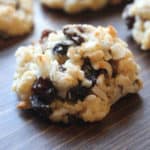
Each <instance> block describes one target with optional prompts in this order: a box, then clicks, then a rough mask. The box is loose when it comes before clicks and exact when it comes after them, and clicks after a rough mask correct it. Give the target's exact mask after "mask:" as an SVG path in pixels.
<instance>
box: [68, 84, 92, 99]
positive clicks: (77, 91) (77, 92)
mask: <svg viewBox="0 0 150 150" xmlns="http://www.w3.org/2000/svg"><path fill="white" fill-rule="evenodd" d="M89 92H90V88H87V87H83V86H82V85H81V84H80V83H79V85H78V86H75V87H72V88H71V89H70V90H69V91H68V93H67V99H69V100H72V101H73V102H76V101H77V100H84V98H85V97H86V96H87V95H88V94H89Z"/></svg>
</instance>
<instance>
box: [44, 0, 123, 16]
mask: <svg viewBox="0 0 150 150" xmlns="http://www.w3.org/2000/svg"><path fill="white" fill-rule="evenodd" d="M41 2H42V3H43V4H44V5H46V6H48V7H50V8H54V9H64V11H66V12H67V13H78V12H80V11H82V10H87V9H90V10H98V9H101V8H103V7H104V6H105V5H107V4H108V3H110V4H113V5H115V4H118V3H121V2H122V0H41Z"/></svg>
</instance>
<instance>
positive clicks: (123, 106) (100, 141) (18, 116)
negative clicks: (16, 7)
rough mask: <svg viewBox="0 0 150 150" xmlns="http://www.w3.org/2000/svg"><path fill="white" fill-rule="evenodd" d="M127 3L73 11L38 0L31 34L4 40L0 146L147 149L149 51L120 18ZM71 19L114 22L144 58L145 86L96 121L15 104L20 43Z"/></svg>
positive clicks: (60, 149)
mask: <svg viewBox="0 0 150 150" xmlns="http://www.w3.org/2000/svg"><path fill="white" fill-rule="evenodd" d="M122 8H123V7H121V6H120V7H117V8H108V9H106V10H104V11H103V12H102V11H99V12H94V13H90V12H85V13H83V14H82V15H81V14H80V15H76V16H73V17H72V16H69V15H66V14H64V13H62V12H61V11H52V10H47V9H45V8H43V7H41V6H40V5H39V2H38V1H36V2H35V7H34V9H35V28H34V31H33V33H32V34H30V35H28V36H26V37H22V38H17V39H13V41H11V40H7V41H5V42H4V41H3V42H2V41H1V42H0V45H1V48H0V149H1V150H4V149H6V150H17V149H20V150H28V149H29V150H70V149H71V150H91V149H92V150H93V149H94V150H100V149H102V150H127V149H128V150H149V149H150V100H149V99H150V53H149V52H143V51H140V48H139V47H138V46H137V45H136V44H135V43H134V41H133V40H132V39H131V38H130V33H129V32H128V31H127V29H126V27H125V25H124V22H123V21H122V19H121V12H122ZM68 23H87V24H93V25H109V24H112V25H114V26H115V27H116V28H117V30H118V32H119V35H120V37H121V38H122V39H124V40H125V41H127V42H128V43H129V47H130V49H132V51H133V53H134V54H135V59H136V61H137V62H138V63H139V64H140V66H141V68H142V70H141V77H142V79H143V81H144V89H143V90H141V91H140V92H139V93H138V94H134V95H129V96H126V97H124V98H123V99H122V100H120V101H119V102H118V103H117V104H115V105H114V106H113V108H112V110H111V112H110V114H109V115H108V116H107V117H106V118H105V119H104V120H103V121H101V122H99V123H93V124H76V125H68V126H64V125H58V124H52V123H50V122H47V121H44V120H41V119H40V118H37V117H35V115H34V114H33V113H31V112H23V111H19V110H17V109H16V104H17V102H18V98H17V96H16V95H15V93H13V92H12V91H11V84H12V79H13V73H14V70H15V57H14V53H15V51H16V49H17V47H19V46H20V45H27V44H29V43H31V42H32V41H36V40H38V39H39V37H40V34H41V31H42V30H43V29H45V28H52V29H58V28H61V26H62V25H64V24H68Z"/></svg>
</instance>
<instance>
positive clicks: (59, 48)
mask: <svg viewBox="0 0 150 150" xmlns="http://www.w3.org/2000/svg"><path fill="white" fill-rule="evenodd" d="M68 48H69V45H68V44H65V43H58V44H56V46H55V47H54V48H53V52H54V54H60V55H66V54H67V51H68Z"/></svg>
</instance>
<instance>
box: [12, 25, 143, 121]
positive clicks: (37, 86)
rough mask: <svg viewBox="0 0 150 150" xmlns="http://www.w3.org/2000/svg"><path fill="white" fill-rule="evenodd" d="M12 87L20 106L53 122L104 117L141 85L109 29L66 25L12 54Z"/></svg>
mask: <svg viewBox="0 0 150 150" xmlns="http://www.w3.org/2000/svg"><path fill="white" fill-rule="evenodd" d="M16 57H17V70H16V73H15V76H14V82H13V90H14V91H15V92H16V93H17V94H18V96H19V97H20V99H21V101H20V102H19V104H18V108H20V109H33V110H35V111H37V112H38V113H39V114H40V115H43V116H45V117H47V118H49V119H50V120H52V121H54V122H60V121H62V122H65V123H67V122H70V119H69V118H70V116H71V117H74V118H79V119H82V120H84V121H85V122H94V121H99V120H101V119H103V118H104V117H105V116H106V115H107V114H108V112H109V111H110V108H111V106H112V104H114V103H115V102H116V101H118V100H119V99H120V98H121V97H123V96H125V95H127V94H128V93H136V92H138V91H139V90H140V89H141V88H142V82H141V80H140V79H139V77H138V72H139V66H138V65H137V64H136V62H135V61H134V58H133V55H132V53H131V51H130V50H129V49H128V46H127V44H126V43H125V42H123V41H122V40H121V39H120V38H119V37H118V36H117V33H116V30H115V29H114V27H112V26H109V27H101V26H99V27H94V26H91V25H67V26H64V27H63V29H62V30H60V31H50V30H47V31H44V32H43V34H42V37H41V40H40V41H39V42H37V43H35V44H33V45H29V46H27V47H20V48H19V49H18V50H17V52H16Z"/></svg>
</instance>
